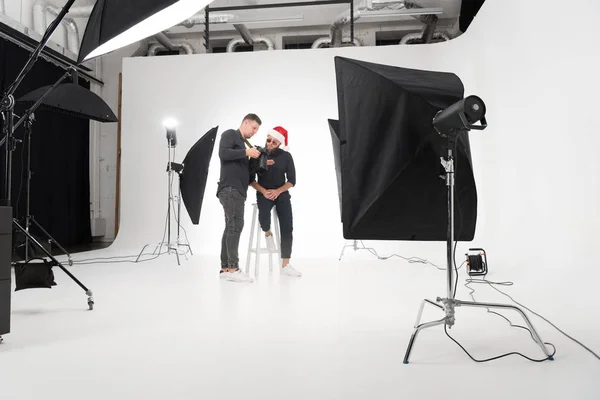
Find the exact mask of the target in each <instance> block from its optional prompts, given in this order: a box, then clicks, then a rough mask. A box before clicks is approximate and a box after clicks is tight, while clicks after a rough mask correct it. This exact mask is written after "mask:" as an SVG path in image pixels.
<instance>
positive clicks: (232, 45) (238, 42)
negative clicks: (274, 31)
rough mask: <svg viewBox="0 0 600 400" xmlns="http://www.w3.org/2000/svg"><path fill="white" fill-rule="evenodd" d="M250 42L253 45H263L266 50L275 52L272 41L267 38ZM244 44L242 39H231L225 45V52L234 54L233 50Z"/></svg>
mask: <svg viewBox="0 0 600 400" xmlns="http://www.w3.org/2000/svg"><path fill="white" fill-rule="evenodd" d="M252 42H253V44H256V43H264V44H265V45H266V46H267V50H275V45H274V44H273V41H272V40H271V39H269V38H265V37H258V38H252ZM245 43H246V41H245V40H244V39H243V38H238V39H233V40H231V41H230V42H229V43H227V52H228V53H233V52H235V48H236V47H237V46H239V45H241V44H245Z"/></svg>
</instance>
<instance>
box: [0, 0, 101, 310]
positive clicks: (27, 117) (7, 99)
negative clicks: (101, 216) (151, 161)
mask: <svg viewBox="0 0 600 400" xmlns="http://www.w3.org/2000/svg"><path fill="white" fill-rule="evenodd" d="M69 4H72V1H71V0H69V3H68V4H67V6H69ZM67 6H65V9H63V12H66V10H68V7H67ZM52 27H54V28H53V29H55V24H54V23H53V24H52V25H51V27H49V28H48V31H47V33H46V35H48V34H49V32H51V29H50V28H52ZM46 40H47V38H46ZM43 44H45V41H44V40H42V42H40V45H39V46H38V49H37V50H36V51H35V52H34V54H32V57H31V58H30V59H29V61H28V63H27V65H26V66H25V68H24V69H23V70H22V71H21V73H20V74H19V77H18V78H17V80H16V81H15V83H14V84H13V85H11V87H10V89H9V91H8V92H7V93H6V94H5V95H4V97H3V99H2V102H1V104H0V109H1V110H2V117H3V120H4V134H5V136H4V138H3V139H2V142H1V143H0V144H2V143H4V144H5V146H6V158H5V161H6V169H5V181H4V188H3V189H4V191H3V197H2V202H1V204H2V205H3V206H11V203H12V201H11V190H12V189H11V187H12V185H11V183H12V152H13V151H14V150H15V147H16V142H17V140H16V139H15V138H14V133H15V131H16V129H17V128H18V127H19V126H20V125H21V124H22V123H25V127H26V130H27V135H28V146H30V143H31V127H32V124H33V120H34V117H33V113H34V111H35V110H36V109H37V108H38V107H39V106H40V105H41V104H42V102H43V101H44V99H45V98H46V97H47V96H48V95H49V94H50V93H51V92H52V91H53V90H54V89H56V88H57V87H58V86H59V84H60V83H61V82H63V81H64V80H65V79H66V78H67V77H69V76H73V75H74V74H75V73H76V70H75V69H74V68H69V70H67V71H66V72H65V73H64V74H63V75H62V76H61V77H60V78H59V79H58V80H57V81H56V83H54V85H52V86H51V87H49V88H48V89H47V90H46V91H45V92H44V94H43V95H42V96H41V97H40V98H39V99H38V100H37V101H36V102H35V103H34V104H33V105H32V106H31V107H30V108H29V109H28V110H27V111H26V112H25V114H24V115H23V116H21V118H20V119H19V120H18V122H17V123H16V124H15V123H14V118H15V114H14V106H15V100H14V96H13V93H14V90H16V87H17V86H18V84H19V83H20V82H21V81H22V79H23V78H24V76H25V74H26V73H27V72H28V71H29V69H30V68H31V67H32V66H33V63H34V62H35V59H36V58H37V56H38V55H39V51H41V48H42V47H43ZM30 155H31V152H30V148H29V149H28V160H27V162H28V170H27V173H28V176H27V215H26V217H25V227H23V226H22V225H21V224H20V223H19V221H18V220H17V219H16V218H13V226H14V227H15V228H17V229H18V230H19V231H21V232H22V233H23V234H24V235H25V237H26V238H25V241H26V254H25V265H27V264H28V262H29V242H31V243H32V244H33V245H34V246H35V247H37V248H38V249H40V250H41V251H42V252H43V253H44V254H45V255H46V256H47V257H48V258H50V259H51V260H52V262H50V264H51V265H52V266H58V267H59V268H60V269H62V270H63V271H64V272H65V273H66V274H67V275H68V276H69V277H70V278H71V279H73V280H74V281H75V282H76V283H77V284H78V285H79V286H80V287H81V288H82V289H83V290H84V291H85V294H86V295H87V296H88V299H87V303H88V307H89V309H90V310H93V308H94V300H93V297H92V296H93V294H92V291H91V290H89V289H88V288H87V287H86V286H85V285H84V284H83V283H81V282H80V281H79V280H78V279H77V278H76V277H75V276H74V275H73V274H71V273H70V272H69V271H68V270H67V269H66V268H65V267H64V266H63V265H62V264H61V263H60V262H59V261H58V260H57V259H56V258H55V257H54V256H52V254H51V253H50V252H49V251H48V250H47V249H46V248H44V246H43V245H42V244H41V243H40V242H39V241H38V240H36V239H35V238H34V237H33V236H32V235H31V234H30V232H29V227H30V225H31V222H33V223H34V224H35V225H36V226H37V227H38V228H40V230H42V231H43V232H44V234H45V235H46V236H47V237H48V238H49V239H50V241H51V242H54V243H57V244H58V242H57V241H56V240H55V239H54V238H52V236H50V234H49V233H48V232H47V231H46V230H45V229H43V228H42V227H41V226H40V225H39V224H38V223H37V221H35V219H34V218H33V217H32V216H31V215H30V209H29V203H30V189H31V187H30V178H31V171H30V164H29V162H30ZM59 247H61V249H62V246H60V245H59ZM63 251H64V249H63ZM65 253H67V252H66V251H65ZM67 254H68V253H67ZM19 264H20V263H18V262H17V263H15V266H16V265H19ZM69 265H72V260H71V257H70V255H69Z"/></svg>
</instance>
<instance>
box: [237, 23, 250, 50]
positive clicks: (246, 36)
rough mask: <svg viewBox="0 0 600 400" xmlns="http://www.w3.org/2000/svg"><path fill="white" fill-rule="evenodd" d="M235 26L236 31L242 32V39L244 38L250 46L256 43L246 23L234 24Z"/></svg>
mask: <svg viewBox="0 0 600 400" xmlns="http://www.w3.org/2000/svg"><path fill="white" fill-rule="evenodd" d="M233 27H234V28H235V30H236V31H238V33H239V34H240V36H241V37H242V39H244V42H246V43H247V44H249V45H250V46H253V45H254V40H253V39H252V34H251V33H250V31H249V30H248V28H246V25H244V24H233Z"/></svg>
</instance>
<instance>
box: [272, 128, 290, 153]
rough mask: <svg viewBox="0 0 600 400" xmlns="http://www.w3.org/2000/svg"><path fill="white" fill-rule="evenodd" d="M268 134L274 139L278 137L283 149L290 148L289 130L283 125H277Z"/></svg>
mask: <svg viewBox="0 0 600 400" xmlns="http://www.w3.org/2000/svg"><path fill="white" fill-rule="evenodd" d="M267 135H269V136H271V137H272V138H274V139H277V140H278V141H279V143H281V148H282V149H283V150H287V149H288V131H287V130H286V129H285V128H283V127H281V126H276V127H275V128H273V129H271V130H270V131H269V132H267Z"/></svg>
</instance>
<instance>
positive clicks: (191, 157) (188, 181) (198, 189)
mask: <svg viewBox="0 0 600 400" xmlns="http://www.w3.org/2000/svg"><path fill="white" fill-rule="evenodd" d="M218 129H219V127H218V126H216V127H214V128H212V129H211V130H209V131H208V132H206V134H204V136H202V137H201V138H200V139H199V140H198V141H197V142H196V143H195V144H194V145H193V146H192V148H191V149H190V150H189V151H188V153H187V155H186V156H185V158H184V160H183V171H182V173H181V175H180V178H179V179H180V182H179V185H180V186H179V187H180V188H181V198H182V199H183V203H184V204H185V208H186V210H187V212H188V214H189V216H190V219H191V220H192V223H193V224H194V225H198V223H199V222H200V211H201V210H202V201H203V199H204V191H205V189H206V180H207V177H208V167H209V164H210V159H211V157H212V153H213V149H214V146H215V138H216V136H217V130H218Z"/></svg>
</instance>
